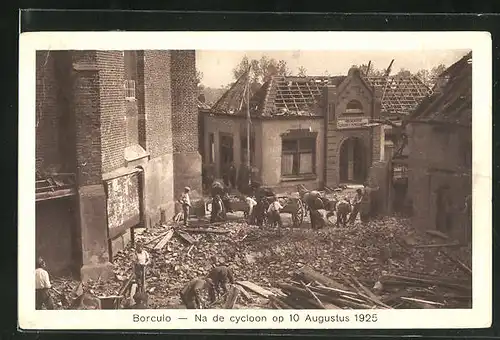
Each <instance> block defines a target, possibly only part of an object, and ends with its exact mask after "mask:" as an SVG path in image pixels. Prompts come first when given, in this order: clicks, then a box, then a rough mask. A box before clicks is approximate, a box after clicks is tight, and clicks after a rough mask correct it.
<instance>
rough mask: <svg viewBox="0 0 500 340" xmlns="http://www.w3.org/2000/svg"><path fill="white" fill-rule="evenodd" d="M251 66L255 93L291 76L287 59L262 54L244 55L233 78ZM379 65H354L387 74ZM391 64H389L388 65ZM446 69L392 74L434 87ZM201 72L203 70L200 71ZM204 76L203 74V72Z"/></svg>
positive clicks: (375, 74)
mask: <svg viewBox="0 0 500 340" xmlns="http://www.w3.org/2000/svg"><path fill="white" fill-rule="evenodd" d="M249 66H251V73H250V91H251V93H252V94H253V93H255V92H256V91H257V90H258V89H259V88H260V87H261V85H262V84H263V83H264V82H266V81H267V80H269V79H270V78H271V77H272V76H274V75H278V76H290V75H291V71H290V69H289V67H288V64H287V62H286V61H285V60H276V59H274V58H270V57H267V56H262V57H261V58H260V59H249V58H248V56H244V57H243V58H242V59H241V61H240V62H239V64H238V65H237V66H236V67H235V68H234V69H233V78H234V79H235V80H236V79H238V78H239V77H241V75H243V73H244V72H246V70H248V67H249ZM377 66H378V65H374V63H371V64H370V68H369V69H368V64H361V65H353V67H357V68H359V69H360V71H361V74H363V75H365V76H369V77H382V76H384V75H385V73H386V71H387V67H382V68H379V67H377ZM387 66H389V65H387ZM444 70H446V66H445V65H443V64H440V65H437V66H435V67H433V68H431V69H421V70H419V71H417V72H415V73H413V72H411V71H409V70H408V69H405V68H401V69H399V71H397V72H394V70H390V74H391V75H399V76H410V75H414V76H417V77H418V78H419V79H420V80H422V82H423V83H424V84H425V85H427V86H428V87H430V88H432V87H433V86H434V84H435V83H436V80H437V77H438V76H439V75H440V74H441V73H442V72H443V71H444ZM200 73H201V72H200ZM307 75H308V74H307V69H306V68H305V67H304V66H300V67H299V68H298V71H297V76H299V77H305V76H307ZM322 75H323V76H328V77H329V76H331V73H330V72H329V71H328V70H325V71H324V72H323V74H322ZM201 77H203V74H201ZM233 84H234V82H232V83H230V84H228V85H227V86H226V87H225V88H226V89H229V88H230V87H231V86H232V85H233Z"/></svg>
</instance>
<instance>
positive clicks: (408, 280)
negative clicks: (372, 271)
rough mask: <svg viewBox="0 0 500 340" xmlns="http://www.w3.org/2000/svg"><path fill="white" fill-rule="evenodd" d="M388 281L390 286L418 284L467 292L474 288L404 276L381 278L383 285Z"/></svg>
mask: <svg viewBox="0 0 500 340" xmlns="http://www.w3.org/2000/svg"><path fill="white" fill-rule="evenodd" d="M386 280H387V281H388V282H389V283H390V284H391V283H392V284H394V283H397V284H412V283H414V284H417V285H422V284H424V285H430V286H442V287H447V288H454V289H460V290H466V291H471V290H472V287H469V286H464V285H461V284H454V283H450V282H445V281H439V280H430V279H421V278H415V277H404V276H399V275H385V276H383V277H382V278H381V282H382V283H386V282H385V281H386Z"/></svg>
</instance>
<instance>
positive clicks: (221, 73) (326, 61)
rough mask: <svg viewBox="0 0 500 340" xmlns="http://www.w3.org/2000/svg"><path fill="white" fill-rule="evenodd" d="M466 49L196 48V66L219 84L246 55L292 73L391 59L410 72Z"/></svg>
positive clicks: (336, 71) (334, 70) (335, 70)
mask: <svg viewBox="0 0 500 340" xmlns="http://www.w3.org/2000/svg"><path fill="white" fill-rule="evenodd" d="M467 52H469V51H468V50H425V51H422V50H420V51H402V52H392V51H391V52H387V51H380V52H377V51H345V50H343V51H220V50H219V51H209V50H197V51H196V68H197V69H198V70H199V71H201V72H202V73H203V78H202V80H201V83H202V84H203V85H205V86H209V87H215V88H219V87H221V86H225V85H227V84H229V83H231V82H233V81H234V79H233V72H232V70H233V68H234V67H235V66H236V65H238V64H239V62H240V61H241V59H242V58H243V57H244V56H245V55H246V56H247V57H248V58H249V59H260V58H261V57H262V56H264V55H266V56H268V57H270V58H274V59H276V60H279V59H283V60H285V61H286V62H287V64H288V67H289V68H290V70H291V72H292V74H297V71H298V68H299V67H300V66H303V67H305V68H306V70H307V75H310V76H315V75H318V76H320V75H325V71H328V73H329V74H331V75H345V74H347V71H348V70H349V68H350V67H351V66H352V65H360V64H368V62H369V61H370V60H371V62H372V66H373V67H375V68H377V69H385V68H387V67H388V66H389V63H390V62H391V60H392V59H394V64H393V67H392V72H397V71H399V70H400V69H401V68H404V69H407V70H409V71H411V72H416V71H418V70H420V69H431V68H432V67H434V66H437V65H439V64H444V65H445V66H450V65H451V64H453V63H454V62H455V61H457V60H458V59H460V58H461V57H462V56H464V55H465V54H467Z"/></svg>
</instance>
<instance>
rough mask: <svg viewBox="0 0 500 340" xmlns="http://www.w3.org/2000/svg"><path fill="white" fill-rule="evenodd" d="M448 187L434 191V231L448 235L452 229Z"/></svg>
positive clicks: (444, 186)
mask: <svg viewBox="0 0 500 340" xmlns="http://www.w3.org/2000/svg"><path fill="white" fill-rule="evenodd" d="M451 205H452V204H451V196H450V187H449V186H448V185H443V186H441V187H439V189H438V190H437V191H436V229H437V230H439V231H441V232H443V233H448V232H450V231H451V229H452V224H453V220H452V219H453V216H452V211H451Z"/></svg>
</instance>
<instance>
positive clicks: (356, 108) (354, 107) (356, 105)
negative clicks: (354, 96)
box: [345, 100, 363, 114]
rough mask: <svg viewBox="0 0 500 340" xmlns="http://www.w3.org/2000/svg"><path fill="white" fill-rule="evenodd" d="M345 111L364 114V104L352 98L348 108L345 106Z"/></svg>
mask: <svg viewBox="0 0 500 340" xmlns="http://www.w3.org/2000/svg"><path fill="white" fill-rule="evenodd" d="M345 113H346V114H363V105H361V103H360V102H359V101H357V100H351V101H350V102H349V103H348V104H347V106H346V108H345Z"/></svg>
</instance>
